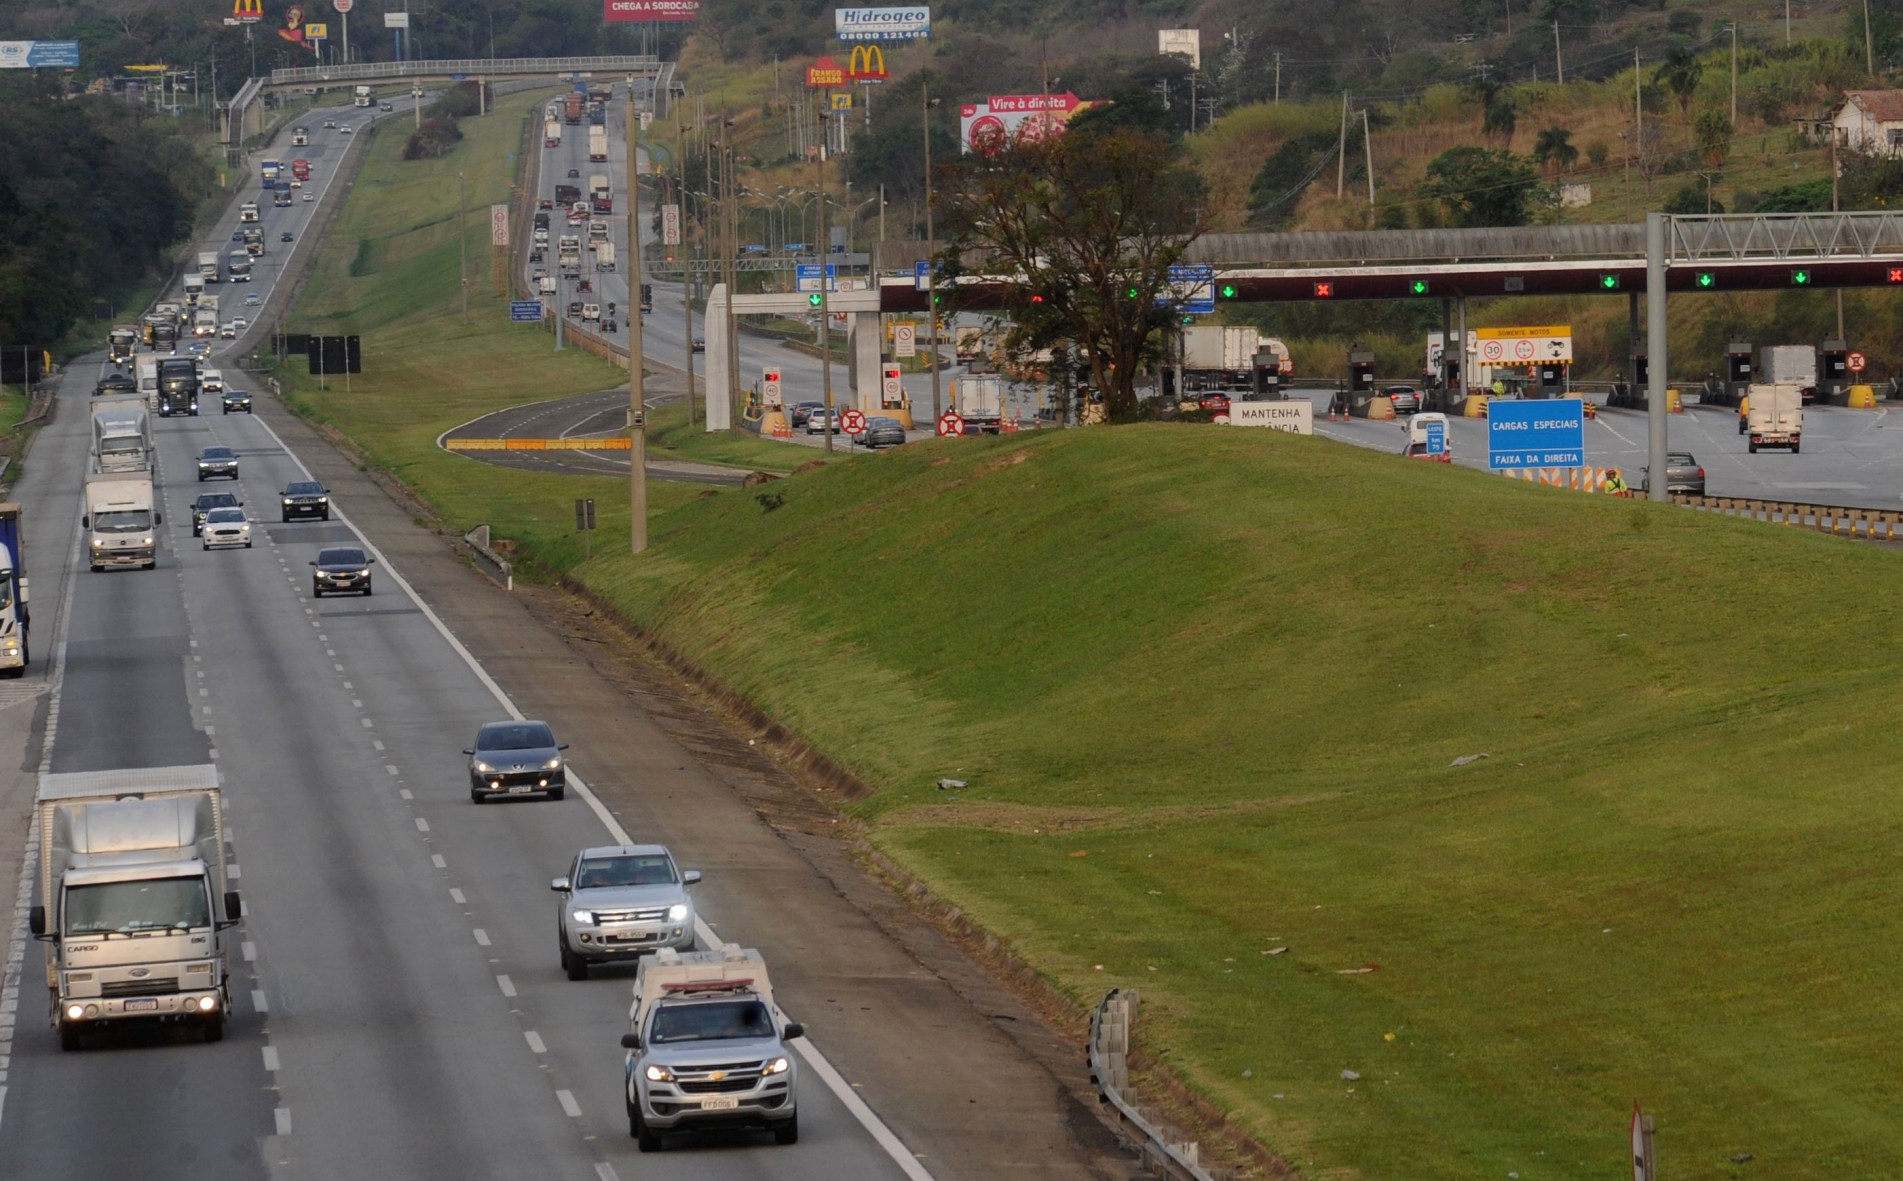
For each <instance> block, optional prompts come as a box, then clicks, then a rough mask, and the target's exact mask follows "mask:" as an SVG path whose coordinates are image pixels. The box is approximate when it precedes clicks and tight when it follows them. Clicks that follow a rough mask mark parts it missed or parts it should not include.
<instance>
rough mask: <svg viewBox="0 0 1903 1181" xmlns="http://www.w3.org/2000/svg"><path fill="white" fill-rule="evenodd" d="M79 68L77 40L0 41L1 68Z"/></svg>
mask: <svg viewBox="0 0 1903 1181" xmlns="http://www.w3.org/2000/svg"><path fill="white" fill-rule="evenodd" d="M43 66H44V67H49V68H53V69H78V68H79V42H77V41H0V70H37V69H40V68H41V67H43Z"/></svg>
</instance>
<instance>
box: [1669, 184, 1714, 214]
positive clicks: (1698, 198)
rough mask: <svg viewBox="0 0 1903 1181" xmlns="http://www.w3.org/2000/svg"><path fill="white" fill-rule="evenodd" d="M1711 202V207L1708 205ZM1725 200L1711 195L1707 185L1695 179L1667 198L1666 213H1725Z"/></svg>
mask: <svg viewBox="0 0 1903 1181" xmlns="http://www.w3.org/2000/svg"><path fill="white" fill-rule="evenodd" d="M1708 204H1709V208H1707V205H1708ZM1724 211H1725V206H1724V202H1722V201H1719V200H1716V199H1715V198H1713V197H1712V196H1711V190H1710V188H1709V187H1708V186H1707V185H1704V184H1702V183H1699V182H1697V181H1693V182H1690V183H1687V184H1684V185H1680V186H1679V189H1678V191H1677V192H1675V193H1673V194H1672V195H1671V196H1670V197H1668V198H1666V201H1665V208H1664V210H1663V212H1666V213H1723V212H1724Z"/></svg>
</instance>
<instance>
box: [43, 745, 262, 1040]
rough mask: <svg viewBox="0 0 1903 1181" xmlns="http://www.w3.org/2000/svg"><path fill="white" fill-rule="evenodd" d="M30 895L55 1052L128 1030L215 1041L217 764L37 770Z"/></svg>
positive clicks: (225, 993)
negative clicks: (35, 861)
mask: <svg viewBox="0 0 1903 1181" xmlns="http://www.w3.org/2000/svg"><path fill="white" fill-rule="evenodd" d="M37 807H38V810H39V821H40V901H39V903H38V904H37V905H35V906H34V907H33V908H32V909H31V910H30V911H29V912H28V926H29V928H30V929H31V930H32V932H33V936H34V938H36V939H40V940H43V941H45V942H46V943H48V944H50V945H51V946H50V948H49V949H48V954H47V957H46V987H47V992H48V994H49V999H50V1001H51V1005H52V1023H53V1028H55V1029H56V1030H58V1031H59V1039H60V1048H61V1049H63V1050H76V1049H78V1048H79V1047H80V1045H81V1038H82V1037H83V1036H84V1035H85V1034H87V1033H89V1032H92V1031H95V1030H103V1029H107V1028H111V1027H114V1026H120V1027H123V1026H125V1025H128V1024H135V1023H164V1024H175V1025H184V1026H185V1027H186V1028H187V1029H189V1030H190V1031H192V1032H193V1033H195V1034H197V1035H198V1036H199V1037H200V1038H202V1040H204V1041H208V1042H215V1041H218V1040H220V1039H222V1038H223V1037H224V1035H225V1015H226V1014H227V1013H229V1012H230V1011H231V981H230V974H231V973H230V963H229V956H228V954H227V953H228V950H229V947H228V942H229V941H228V939H227V937H226V934H225V932H226V931H227V930H228V929H229V928H231V927H232V926H235V925H236V924H237V922H238V920H239V917H240V913H241V906H240V902H239V899H238V895H237V893H236V892H235V891H233V890H231V889H229V881H228V878H227V874H226V867H225V825H224V811H223V807H222V801H221V800H220V798H219V794H218V768H216V767H213V766H209V765H207V766H195V767H146V768H140V769H137V770H120V771H69V772H61V773H57V774H47V775H42V776H40V785H39V793H38V800H37Z"/></svg>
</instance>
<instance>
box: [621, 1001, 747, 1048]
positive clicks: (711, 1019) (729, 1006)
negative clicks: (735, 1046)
mask: <svg viewBox="0 0 1903 1181" xmlns="http://www.w3.org/2000/svg"><path fill="white" fill-rule="evenodd" d="M772 1036H773V1018H772V1017H771V1016H770V1015H768V1013H767V1011H766V1006H765V1005H763V1004H761V1003H760V1002H759V1001H754V1000H746V1001H713V1002H707V1003H702V1004H693V1005H663V1006H662V1007H661V1008H659V1009H657V1010H656V1011H655V1013H654V1029H653V1033H652V1035H651V1036H650V1037H649V1039H648V1040H649V1041H650V1042H651V1043H652V1044H654V1045H657V1046H659V1045H664V1044H666V1043H668V1042H699V1041H710V1040H713V1039H718V1038H743V1037H772Z"/></svg>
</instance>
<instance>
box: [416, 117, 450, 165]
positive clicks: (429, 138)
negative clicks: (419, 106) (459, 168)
mask: <svg viewBox="0 0 1903 1181" xmlns="http://www.w3.org/2000/svg"><path fill="white" fill-rule="evenodd" d="M462 137H463V132H462V128H460V127H458V126H456V120H454V119H443V118H432V119H429V120H427V121H425V122H424V124H423V125H422V126H421V127H419V128H417V129H416V130H415V131H414V132H412V133H411V134H410V138H409V142H407V143H405V144H404V145H403V158H404V159H405V160H426V159H433V158H435V157H437V156H447V155H448V154H449V150H450V149H451V148H453V147H455V146H456V144H457V142H458V141H459V140H461V139H462Z"/></svg>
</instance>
